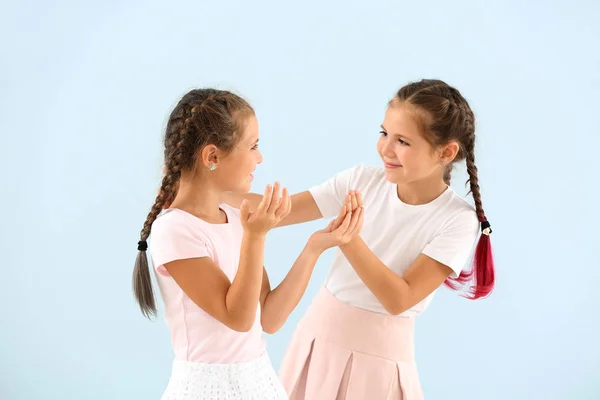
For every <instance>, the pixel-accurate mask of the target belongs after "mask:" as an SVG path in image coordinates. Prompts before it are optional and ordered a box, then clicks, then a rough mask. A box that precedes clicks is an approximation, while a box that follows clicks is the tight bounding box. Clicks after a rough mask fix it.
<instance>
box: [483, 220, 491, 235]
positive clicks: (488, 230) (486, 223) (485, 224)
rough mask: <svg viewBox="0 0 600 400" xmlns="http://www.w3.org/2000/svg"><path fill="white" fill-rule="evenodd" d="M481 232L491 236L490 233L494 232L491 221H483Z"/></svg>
mask: <svg viewBox="0 0 600 400" xmlns="http://www.w3.org/2000/svg"><path fill="white" fill-rule="evenodd" d="M481 233H483V234H484V235H486V236H489V235H490V233H492V226H491V225H490V223H489V221H483V222H482V223H481Z"/></svg>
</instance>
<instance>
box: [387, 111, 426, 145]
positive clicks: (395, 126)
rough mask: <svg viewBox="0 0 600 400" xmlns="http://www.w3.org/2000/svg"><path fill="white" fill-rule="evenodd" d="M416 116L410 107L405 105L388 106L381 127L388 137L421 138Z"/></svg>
mask: <svg viewBox="0 0 600 400" xmlns="http://www.w3.org/2000/svg"><path fill="white" fill-rule="evenodd" d="M416 118H417V115H416V114H415V111H414V110H413V109H412V107H411V106H410V105H408V104H405V103H399V104H398V103H396V104H391V105H390V106H388V108H387V110H386V112H385V118H384V120H383V124H382V125H383V127H384V129H385V130H386V131H387V133H388V134H390V135H401V136H405V137H407V138H408V137H410V138H417V137H420V136H421V132H420V128H419V125H418V124H417V122H416V121H417V119H416Z"/></svg>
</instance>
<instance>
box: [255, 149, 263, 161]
mask: <svg viewBox="0 0 600 400" xmlns="http://www.w3.org/2000/svg"><path fill="white" fill-rule="evenodd" d="M257 153H258V160H257V161H256V163H257V164H260V163H262V162H263V155H262V153H261V152H260V150H259V151H257Z"/></svg>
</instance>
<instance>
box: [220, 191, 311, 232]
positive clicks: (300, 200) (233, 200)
mask: <svg viewBox="0 0 600 400" xmlns="http://www.w3.org/2000/svg"><path fill="white" fill-rule="evenodd" d="M262 197H263V196H261V195H260V194H256V193H234V192H226V193H225V194H224V196H223V199H222V200H223V202H225V203H227V204H229V205H230V206H232V207H236V208H239V207H240V204H242V201H243V200H247V201H248V204H249V207H250V211H253V210H255V209H256V207H258V204H260V201H261V200H262ZM290 200H291V201H292V208H291V210H290V213H289V214H288V215H287V217H285V218H284V219H283V220H282V221H281V222H280V223H279V224H278V225H277V226H278V227H279V226H286V225H294V224H300V223H303V222H309V221H314V220H316V219H320V218H323V215H322V214H321V211H320V210H319V208H318V207H317V203H316V202H315V200H314V199H313V197H312V195H311V194H310V192H309V191H308V190H306V191H304V192H300V193H296V194H294V195H292V196H291V197H290Z"/></svg>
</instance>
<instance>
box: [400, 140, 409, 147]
mask: <svg viewBox="0 0 600 400" xmlns="http://www.w3.org/2000/svg"><path fill="white" fill-rule="evenodd" d="M398 142H400V144H401V145H402V146H409V144H408V143H406V142H405V141H404V140H402V139H398Z"/></svg>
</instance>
